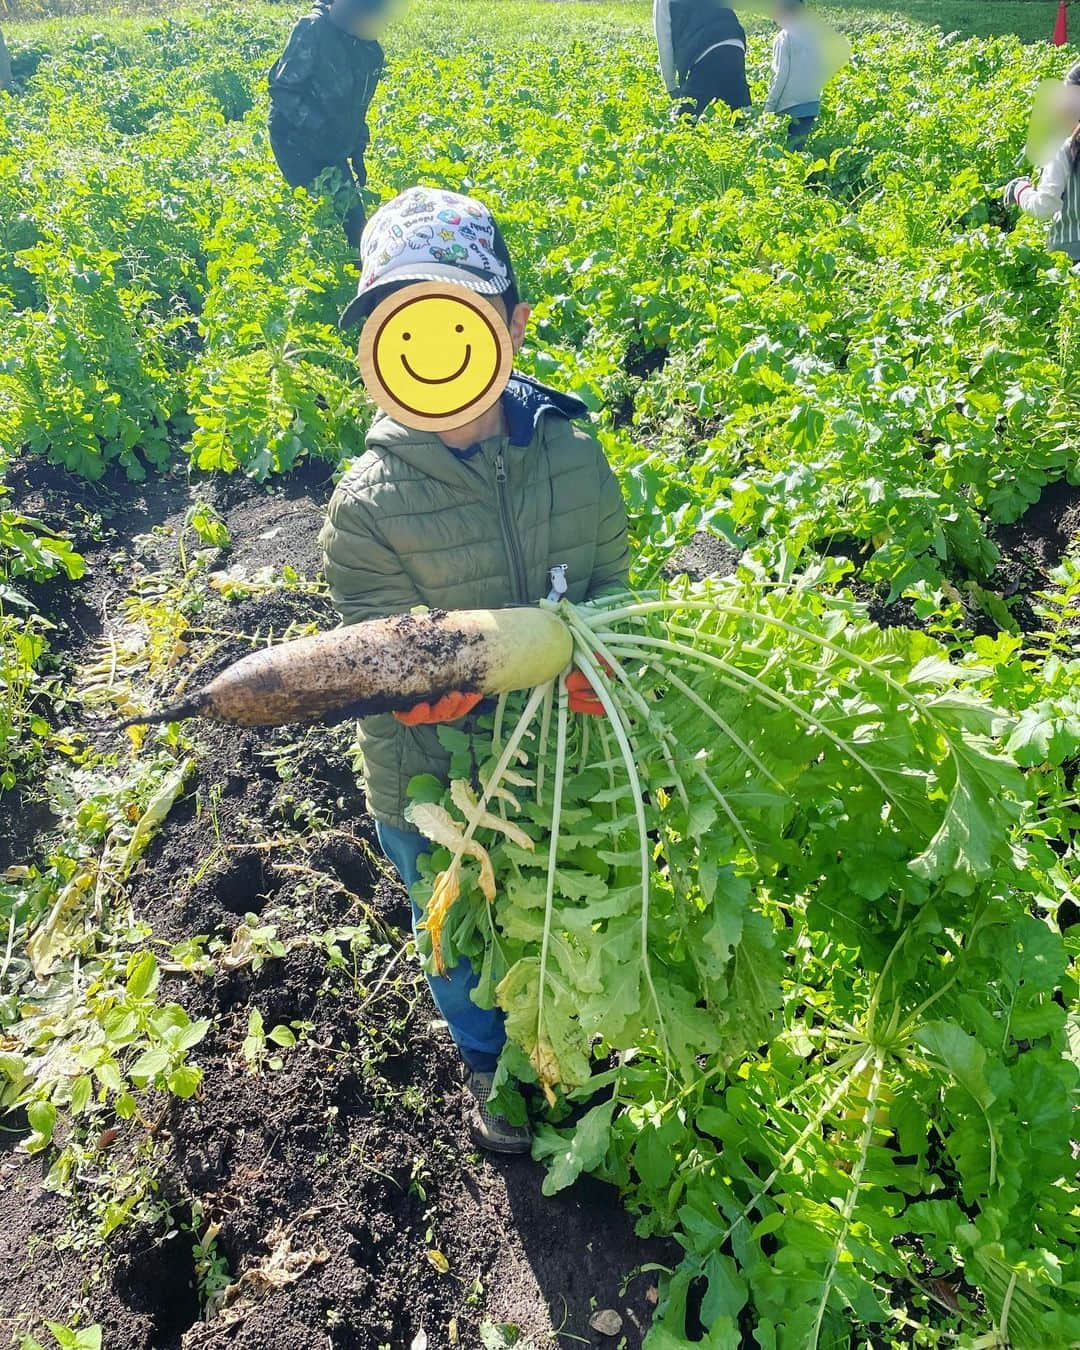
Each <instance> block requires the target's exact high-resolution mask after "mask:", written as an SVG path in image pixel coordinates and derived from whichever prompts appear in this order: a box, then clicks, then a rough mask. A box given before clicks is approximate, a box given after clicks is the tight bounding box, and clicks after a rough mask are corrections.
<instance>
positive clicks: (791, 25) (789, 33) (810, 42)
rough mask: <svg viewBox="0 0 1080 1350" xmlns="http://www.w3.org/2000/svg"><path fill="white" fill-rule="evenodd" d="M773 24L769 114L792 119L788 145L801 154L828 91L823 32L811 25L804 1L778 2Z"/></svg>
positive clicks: (767, 109) (768, 99)
mask: <svg viewBox="0 0 1080 1350" xmlns="http://www.w3.org/2000/svg"><path fill="white" fill-rule="evenodd" d="M773 20H774V22H775V23H776V26H777V27H778V28H779V29H780V31H779V33H777V35H776V38H775V40H774V41H773V52H772V84H771V85H770V87H769V94H768V97H767V98H766V100H765V111H766V112H772V113H781V114H786V115H787V116H788V118H790V122H789V125H788V135H787V145H788V149H789V150H801V149H802V148H803V146H804V145H805V144H806V138H807V137H808V136H809V135H810V132H811V130H812V129H813V126H814V123H815V122H816V121H817V119H818V114H819V113H820V112H821V92H822V90H823V89H824V87H825V68H824V61H823V59H822V49H821V33H820V30H819V29H818V28H817V27H816V26H814V25H812V24H810V22H809V21H808V20H807V17H806V12H805V9H804V7H803V3H802V0H776V6H775V8H774V10H773Z"/></svg>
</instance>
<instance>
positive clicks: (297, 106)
mask: <svg viewBox="0 0 1080 1350" xmlns="http://www.w3.org/2000/svg"><path fill="white" fill-rule="evenodd" d="M385 10H386V0H315V3H314V5H313V6H312V10H311V13H310V14H308V15H307V16H306V18H303V19H300V20H299V21H298V22H297V24H296V26H295V27H294V28H293V30H292V33H291V34H290V36H289V42H288V45H287V46H286V48H285V51H284V52H283V53H282V55H281V56H280V58H279V59H278V60H277V61H275V63H274V65H273V66H272V67H271V69H270V73H269V75H268V77H267V78H268V81H269V84H270V145H271V147H272V149H273V151H274V158H275V159H276V160H277V163H278V168H279V169H280V170H281V172H282V174H283V176H284V178H285V181H286V182H287V183H288V184H289V186H290V187H310V186H311V184H312V183H313V182H314V181H315V179H316V178H318V176H319V174H320V173H322V172H323V170H324V169H329V168H336V169H337V170H338V171H339V172H340V173H341V175H342V177H343V179H344V181H345V182H346V183H347V184H349V185H351V186H352V187H353V188H354V189H358V188H362V187H363V186H364V184H365V183H366V182H367V171H366V169H365V167H364V151H365V150H366V149H367V145H368V139H369V135H368V128H367V122H366V120H365V119H366V117H367V110H368V106H369V105H370V103H371V98H372V95H373V94H374V93H375V86H376V85H377V84H378V83H379V76H380V75H381V74H382V68H383V51H382V47H380V46H379V43H378V42H377V41H376V40H375V37H374V34H375V32H376V29H377V26H378V23H379V20H380V17H381V16H382V15H383V14H384V12H385ZM344 223H345V234H346V237H347V238H348V240H349V242H350V243H351V244H353V245H358V244H359V242H360V234H361V231H362V230H363V228H364V207H363V204H362V201H361V200H360V198H359V195H358V197H357V200H356V202H355V204H354V205H353V206H351V207H350V208H349V211H348V212H347V214H346V217H345V222H344Z"/></svg>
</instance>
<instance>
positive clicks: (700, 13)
mask: <svg viewBox="0 0 1080 1350" xmlns="http://www.w3.org/2000/svg"><path fill="white" fill-rule="evenodd" d="M653 25H654V27H655V29H656V41H657V45H658V47H659V50H660V68H661V71H662V72H663V75H664V83H665V84H666V85H667V88H668V92H669V93H671V94H675V93H678V91H679V88H680V87H681V85H682V84H683V83H684V82H685V80H686V77H687V75H688V74H689V72H690V67H691V66H692V65H693V64H694V62H695V61H696V60H697V59H698V57H700V56H701V55H702V54H703V53H704V52H707V51H708V50H709V48H710V47H712V46H714V45H715V44H716V43H718V42H729V41H731V40H732V39H734V40H736V41H739V42H741V43H742V47H743V52H744V53H745V51H746V32H745V30H744V28H743V26H742V24H741V23H740V22H739V20H738V18H737V16H736V14H735V11H734V10H733V9H731V8H730V6H728V5H724V4H721V3H720V2H719V0H654V4H653Z"/></svg>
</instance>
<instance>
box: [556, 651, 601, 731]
mask: <svg viewBox="0 0 1080 1350" xmlns="http://www.w3.org/2000/svg"><path fill="white" fill-rule="evenodd" d="M597 660H598V661H599V662H600V664H601V665H602V666H603V667H604V669H605V670H606V671H607V673H608V674H609V675H610V674H611V667H610V666H609V665H608V663H607V662H606V661H605V660H604V659H603V658H602V657H597ZM566 692H567V693H568V694H569V695H570V700H569V702H570V711H571V712H575V713H586V714H588V716H590V717H603V715H604V705H603V704H602V703H601V702H600V699H599V698H598V697H597V693H596V690H595V689H594V688H593V687H592V685H591V684H590V683H589V681H588V679H587V678H586V676H585V675H584V674H583V673H582V672H581V671H580V670H572V671H571V672H570V674H569V675H567V677H566Z"/></svg>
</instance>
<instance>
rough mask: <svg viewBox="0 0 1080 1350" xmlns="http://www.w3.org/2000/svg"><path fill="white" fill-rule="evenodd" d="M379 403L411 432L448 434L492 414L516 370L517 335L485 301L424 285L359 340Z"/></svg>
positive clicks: (399, 296) (387, 306)
mask: <svg viewBox="0 0 1080 1350" xmlns="http://www.w3.org/2000/svg"><path fill="white" fill-rule="evenodd" d="M359 356H360V370H361V373H362V375H363V377H364V383H365V384H366V385H367V389H368V392H369V393H370V394H371V396H372V398H373V399H374V400H375V402H376V403H377V404H378V405H379V407H380V408H382V409H383V411H384V412H388V413H389V414H390V416H391V417H393V418H395V419H396V420H397V421H399V422H401V423H402V424H403V425H405V426H409V427H415V428H418V429H420V430H428V431H449V430H451V429H453V428H455V427H459V426H464V425H465V424H466V423H467V422H471V421H473V420H475V419H476V418H477V417H480V416H481V415H482V414H483V413H485V412H486V411H487V410H488V408H490V407H491V405H492V404H493V403H494V402H495V400H496V399H497V398H498V397H499V395H500V394H501V393H502V391H503V389H504V388H505V387H506V382H507V380H508V379H509V378H510V373H511V370H512V369H513V362H514V352H513V345H512V343H511V341H510V334H509V332H508V331H507V327H506V324H505V322H504V321H503V319H502V318H501V316H500V315H499V313H498V311H497V310H496V309H495V308H494V306H492V305H490V304H489V303H488V302H487V301H486V300H485V299H484V298H483V297H482V296H480V295H477V294H475V293H474V292H473V291H470V290H468V289H466V288H465V287H464V286H455V285H453V284H452V283H448V282H439V281H424V282H418V283H417V284H416V285H415V286H408V287H406V288H405V289H403V290H401V291H398V292H396V293H395V294H394V295H391V296H390V297H388V298H387V299H386V300H384V301H383V302H382V304H380V305H378V306H377V307H376V308H375V310H374V311H373V312H372V314H371V317H370V318H369V319H368V321H367V323H366V324H365V325H364V331H363V334H362V336H361V338H360V350H359Z"/></svg>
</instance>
